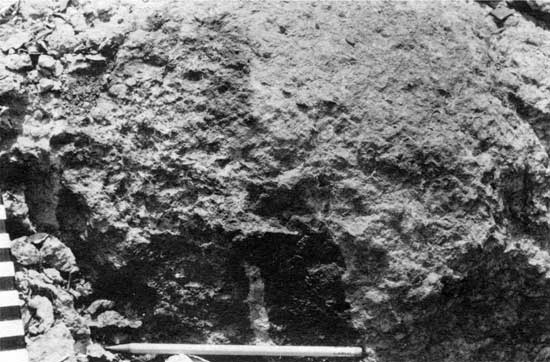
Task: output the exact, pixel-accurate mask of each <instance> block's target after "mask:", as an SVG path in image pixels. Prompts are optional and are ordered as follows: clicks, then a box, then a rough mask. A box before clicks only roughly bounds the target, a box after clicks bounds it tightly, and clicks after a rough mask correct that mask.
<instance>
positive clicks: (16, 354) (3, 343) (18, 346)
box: [0, 196, 29, 362]
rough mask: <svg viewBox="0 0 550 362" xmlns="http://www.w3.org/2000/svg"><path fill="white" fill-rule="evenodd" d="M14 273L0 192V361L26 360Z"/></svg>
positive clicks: (27, 360)
mask: <svg viewBox="0 0 550 362" xmlns="http://www.w3.org/2000/svg"><path fill="white" fill-rule="evenodd" d="M14 277H15V269H14V267H13V262H12V261H11V254H10V236H9V235H8V234H7V232H6V209H5V208H4V203H3V202H2V197H1V196H0V362H29V357H28V354H27V350H26V349H25V348H26V346H25V330H24V328H23V321H22V320H21V310H20V307H21V301H20V300H19V294H18V293H17V290H15V280H14Z"/></svg>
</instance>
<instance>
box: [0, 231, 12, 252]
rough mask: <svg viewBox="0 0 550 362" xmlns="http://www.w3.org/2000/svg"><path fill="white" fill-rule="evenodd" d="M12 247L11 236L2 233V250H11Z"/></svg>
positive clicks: (0, 243) (0, 233) (0, 241)
mask: <svg viewBox="0 0 550 362" xmlns="http://www.w3.org/2000/svg"><path fill="white" fill-rule="evenodd" d="M10 247H11V240H10V235H9V234H7V233H4V232H0V248H2V249H9V248H10Z"/></svg>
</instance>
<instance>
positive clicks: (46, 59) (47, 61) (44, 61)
mask: <svg viewBox="0 0 550 362" xmlns="http://www.w3.org/2000/svg"><path fill="white" fill-rule="evenodd" d="M55 65H56V61H55V59H54V58H53V57H52V56H49V55H41V56H40V57H39V58H38V66H39V67H40V68H43V69H47V70H53V69H55Z"/></svg>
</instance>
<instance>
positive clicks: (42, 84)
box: [38, 78, 61, 93]
mask: <svg viewBox="0 0 550 362" xmlns="http://www.w3.org/2000/svg"><path fill="white" fill-rule="evenodd" d="M38 90H39V91H40V93H46V92H48V91H59V90H61V83H60V82H59V81H56V80H52V79H48V78H42V79H40V81H39V82H38Z"/></svg>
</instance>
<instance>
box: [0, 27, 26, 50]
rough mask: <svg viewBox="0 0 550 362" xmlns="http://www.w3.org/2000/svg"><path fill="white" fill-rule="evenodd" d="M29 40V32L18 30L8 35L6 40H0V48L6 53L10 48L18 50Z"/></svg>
mask: <svg viewBox="0 0 550 362" xmlns="http://www.w3.org/2000/svg"><path fill="white" fill-rule="evenodd" d="M29 41H31V34H30V33H29V32H26V31H22V32H18V33H15V34H12V35H10V36H9V37H8V38H7V39H6V40H1V41H0V49H1V50H2V51H3V52H4V53H7V52H8V51H9V50H10V49H13V50H18V49H19V48H21V47H22V46H23V45H24V44H25V43H28V42H29Z"/></svg>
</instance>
